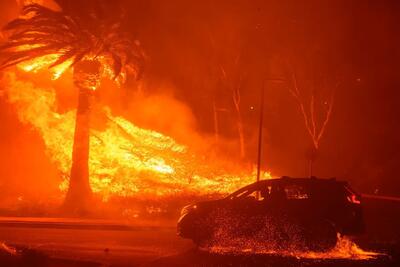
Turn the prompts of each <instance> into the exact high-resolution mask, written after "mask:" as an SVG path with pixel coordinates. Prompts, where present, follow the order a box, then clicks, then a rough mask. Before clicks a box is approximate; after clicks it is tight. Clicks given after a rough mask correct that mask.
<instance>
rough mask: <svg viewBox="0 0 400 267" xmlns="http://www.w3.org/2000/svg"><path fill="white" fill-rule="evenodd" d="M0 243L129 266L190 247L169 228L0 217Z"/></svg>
mask: <svg viewBox="0 0 400 267" xmlns="http://www.w3.org/2000/svg"><path fill="white" fill-rule="evenodd" d="M0 242H5V243H6V244H13V245H17V246H24V247H29V248H31V249H34V250H38V251H41V252H44V253H45V254H46V255H49V256H50V257H56V258H66V259H74V260H82V261H90V262H101V263H106V264H111V263H112V264H118V265H132V266H134V265H137V264H142V263H145V262H148V261H150V260H154V259H157V258H160V257H165V256H168V255H174V254H179V253H182V252H183V251H186V250H188V249H191V248H192V247H193V245H192V243H191V242H190V241H187V240H183V239H181V238H178V237H177V236H176V229H175V227H173V226H168V227H161V226H143V225H140V224H139V225H132V224H118V223H116V222H110V221H96V220H71V219H65V220H63V219H51V218H48V219H43V218H40V219H34V218H28V219H18V218H2V219H0ZM0 266H1V264H0Z"/></svg>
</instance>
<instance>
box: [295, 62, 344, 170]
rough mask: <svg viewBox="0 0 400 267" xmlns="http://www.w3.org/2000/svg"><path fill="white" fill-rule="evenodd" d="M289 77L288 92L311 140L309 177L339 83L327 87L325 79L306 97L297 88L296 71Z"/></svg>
mask: <svg viewBox="0 0 400 267" xmlns="http://www.w3.org/2000/svg"><path fill="white" fill-rule="evenodd" d="M289 76H290V77H289V91H290V93H291V94H292V95H293V97H294V98H295V99H296V101H297V104H298V106H299V109H300V112H301V115H302V117H303V120H304V124H305V127H306V130H307V133H308V135H309V136H310V138H311V143H312V150H311V152H310V154H309V175H310V176H312V175H313V163H314V161H315V159H316V156H317V152H318V150H319V148H320V142H321V139H322V137H323V135H324V133H325V132H326V128H327V125H328V123H329V121H330V118H331V116H332V110H333V106H334V102H335V92H336V89H337V87H338V86H339V84H340V82H336V84H335V85H333V86H327V82H326V80H325V79H324V80H323V82H322V83H321V84H320V85H319V86H317V85H316V82H314V86H313V88H312V90H311V93H310V94H309V95H307V94H306V93H305V92H304V91H305V90H302V89H301V88H300V86H299V82H298V78H297V73H296V71H295V70H293V69H291V71H290V74H289ZM322 92H326V94H325V97H323V96H322V95H323V94H322ZM318 93H319V94H318Z"/></svg>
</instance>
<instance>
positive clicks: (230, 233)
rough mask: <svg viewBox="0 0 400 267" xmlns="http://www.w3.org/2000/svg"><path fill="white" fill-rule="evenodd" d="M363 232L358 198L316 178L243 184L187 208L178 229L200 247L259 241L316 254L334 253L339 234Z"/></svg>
mask: <svg viewBox="0 0 400 267" xmlns="http://www.w3.org/2000/svg"><path fill="white" fill-rule="evenodd" d="M363 231H364V223H363V214H362V205H361V196H360V195H359V194H357V193H356V192H355V191H354V190H353V189H351V187H350V186H349V184H348V183H347V182H344V181H337V180H336V179H335V178H331V179H321V178H316V177H311V178H290V177H281V178H276V179H268V180H262V181H259V182H256V183H253V184H250V185H247V186H245V187H243V188H241V189H239V190H237V191H236V192H234V193H232V194H230V195H228V196H227V197H225V198H223V199H219V200H212V201H203V202H198V203H195V204H191V205H188V206H185V207H184V208H183V209H182V211H181V217H180V218H179V220H178V224H177V232H178V235H179V236H181V237H183V238H188V239H192V240H193V241H194V243H195V244H197V245H198V246H203V245H205V244H210V243H211V242H215V241H216V240H215V239H224V240H227V239H228V240H229V239H235V238H238V239H240V240H246V239H251V238H255V237H256V238H259V239H260V237H261V240H264V241H265V242H270V241H271V240H272V241H273V242H274V243H275V245H276V246H278V247H279V248H285V247H289V246H292V247H293V243H297V244H298V247H301V248H302V249H307V250H315V251H321V250H328V249H331V248H333V247H334V246H335V245H336V243H337V240H338V234H340V235H342V236H343V235H351V236H354V235H358V234H361V233H363ZM224 240H222V242H223V241H224ZM217 241H218V242H220V241H221V240H217ZM294 241H296V242H294Z"/></svg>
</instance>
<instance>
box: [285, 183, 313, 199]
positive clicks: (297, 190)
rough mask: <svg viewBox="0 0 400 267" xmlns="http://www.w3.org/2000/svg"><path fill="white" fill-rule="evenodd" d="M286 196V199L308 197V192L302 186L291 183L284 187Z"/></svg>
mask: <svg viewBox="0 0 400 267" xmlns="http://www.w3.org/2000/svg"><path fill="white" fill-rule="evenodd" d="M284 191H285V194H286V198H287V199H289V200H290V199H308V198H309V194H308V191H307V189H306V188H305V187H304V186H301V185H297V184H291V185H285V188H284Z"/></svg>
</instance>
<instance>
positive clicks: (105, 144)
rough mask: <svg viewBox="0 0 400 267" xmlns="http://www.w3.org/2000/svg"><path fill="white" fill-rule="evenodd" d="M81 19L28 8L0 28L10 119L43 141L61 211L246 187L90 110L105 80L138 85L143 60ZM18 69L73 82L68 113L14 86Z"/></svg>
mask: <svg viewBox="0 0 400 267" xmlns="http://www.w3.org/2000/svg"><path fill="white" fill-rule="evenodd" d="M61 6H62V5H61ZM89 15H90V20H89V18H81V17H79V18H77V17H74V16H73V14H71V13H68V7H67V6H65V7H64V6H62V11H55V10H51V9H48V8H46V7H43V6H41V5H38V4H30V5H27V6H25V7H24V8H23V13H22V16H21V17H20V18H18V19H16V20H14V21H12V22H10V23H9V24H8V25H7V26H6V27H5V29H6V30H7V31H8V32H9V33H10V35H9V37H8V41H7V42H6V43H5V44H3V45H2V46H1V51H2V53H3V54H5V55H6V57H5V58H6V59H5V60H4V61H3V62H2V65H1V66H2V68H3V69H5V68H9V67H12V66H14V65H16V66H17V69H15V70H14V71H10V70H9V71H8V72H7V73H6V74H5V75H4V78H3V84H4V86H5V87H6V88H7V96H8V99H9V101H10V102H11V103H13V104H14V105H15V106H16V107H17V112H18V117H19V119H20V120H21V121H22V122H24V123H28V124H30V125H32V126H33V127H34V128H35V129H36V130H37V131H39V132H40V134H41V136H42V137H43V140H44V143H45V145H46V149H47V153H48V155H49V157H50V158H51V160H52V161H53V162H54V163H55V164H56V165H57V168H58V170H59V171H60V174H61V176H62V182H61V183H60V186H59V188H60V190H61V191H62V192H64V193H66V201H65V203H66V206H69V207H68V208H69V209H72V210H77V209H82V208H83V209H85V208H86V207H87V205H89V203H90V199H91V195H92V192H94V193H95V194H96V195H98V196H100V197H101V198H102V199H103V200H104V201H107V200H108V199H110V198H112V197H135V198H142V199H143V198H158V197H165V196H174V195H180V194H189V195H190V194H194V195H209V194H224V193H227V192H230V191H232V190H234V189H236V188H238V187H240V186H242V185H245V184H248V183H249V182H251V181H253V179H254V174H253V173H252V171H251V170H250V171H248V169H249V168H247V170H246V169H245V168H242V167H233V166H234V165H233V164H232V163H228V162H227V161H223V160H217V161H215V159H204V157H202V156H200V155H197V154H196V152H195V151H192V150H191V149H190V147H188V146H187V145H185V144H179V143H178V142H176V141H175V140H174V139H173V138H172V137H168V136H165V135H163V134H161V133H159V132H155V131H152V130H149V129H142V128H139V127H137V126H135V125H134V124H133V123H131V122H130V121H128V120H127V119H124V118H123V117H119V116H114V115H113V114H112V111H111V109H110V108H108V107H107V106H101V105H97V104H96V100H97V99H96V90H97V89H98V87H99V86H100V84H101V82H102V81H103V80H104V79H108V80H111V81H115V83H116V84H117V86H118V87H122V86H124V84H126V81H127V80H128V81H129V79H138V78H140V76H141V72H142V69H143V62H144V54H143V52H142V50H141V48H140V46H139V42H138V41H134V42H131V41H130V39H128V38H127V37H126V36H125V35H124V34H123V32H122V30H120V29H119V24H118V23H111V22H110V21H108V20H105V19H104V18H99V17H98V14H96V12H95V11H94V10H92V11H90V12H89ZM18 69H19V70H20V71H23V72H30V73H37V75H38V76H43V75H47V74H46V73H48V72H49V73H50V77H49V78H50V79H52V80H56V79H59V78H60V77H61V76H62V75H63V73H64V72H69V73H70V74H72V75H70V76H69V77H71V78H72V79H73V83H74V85H75V87H76V90H78V104H77V110H70V111H67V112H64V113H60V112H58V109H57V104H58V103H57V96H56V94H57V92H56V91H55V89H54V88H53V87H52V86H47V87H46V88H44V87H41V86H38V85H36V84H35V82H33V81H26V80H25V81H24V80H23V79H20V78H18V76H19V73H20V72H19V71H17V70H18ZM46 69H48V71H46ZM94 117H101V118H104V121H105V122H104V123H103V126H102V127H101V129H96V128H93V127H91V123H90V122H91V121H93V120H94ZM92 126H93V123H92ZM264 177H266V178H268V177H269V173H267V172H266V173H264Z"/></svg>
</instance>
